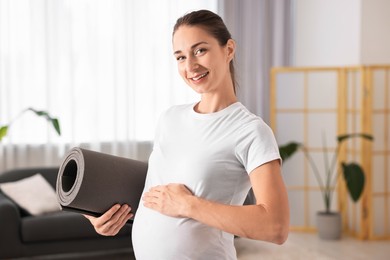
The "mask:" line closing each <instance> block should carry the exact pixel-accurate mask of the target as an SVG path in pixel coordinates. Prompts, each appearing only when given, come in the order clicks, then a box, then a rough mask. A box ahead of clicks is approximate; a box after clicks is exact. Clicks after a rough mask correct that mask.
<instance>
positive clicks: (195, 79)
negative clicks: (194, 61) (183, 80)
mask: <svg viewBox="0 0 390 260" xmlns="http://www.w3.org/2000/svg"><path fill="white" fill-rule="evenodd" d="M208 74H209V73H208V72H206V73H203V74H201V75H199V76H197V77H193V78H191V79H192V80H194V81H197V80H200V79H201V78H204V77H206V76H207V75H208Z"/></svg>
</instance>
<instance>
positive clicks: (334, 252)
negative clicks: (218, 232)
mask: <svg viewBox="0 0 390 260" xmlns="http://www.w3.org/2000/svg"><path fill="white" fill-rule="evenodd" d="M236 249H237V256H238V260H259V259H267V260H268V259H277V260H290V259H291V260H296V259H298V260H299V259H302V260H306V259H316V260H317V259H318V260H338V259H354V260H355V259H356V260H360V259H362V260H363V259H364V260H367V259H370V260H382V259H383V260H385V259H386V260H387V259H390V241H361V240H357V239H354V238H349V237H343V238H342V239H341V240H337V241H327V240H322V239H319V238H318V236H317V234H308V233H294V232H291V233H290V234H289V237H288V239H287V241H286V243H284V244H283V245H281V246H279V245H274V244H271V243H265V242H261V241H254V240H248V239H244V238H238V239H236Z"/></svg>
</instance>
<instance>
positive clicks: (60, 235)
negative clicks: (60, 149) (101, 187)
mask: <svg viewBox="0 0 390 260" xmlns="http://www.w3.org/2000/svg"><path fill="white" fill-rule="evenodd" d="M38 172H39V173H41V174H42V176H43V177H45V178H46V180H48V181H49V183H50V184H51V185H52V186H53V187H55V184H56V179H57V174H58V168H34V169H17V170H11V171H7V172H4V173H2V174H0V183H3V182H10V181H16V180H19V179H22V178H25V177H29V176H32V175H34V174H36V173H38ZM131 248H132V244H131V225H126V226H125V227H124V228H123V229H122V230H121V231H120V233H119V234H118V235H117V236H115V237H104V236H100V235H98V234H97V233H96V232H95V230H94V229H93V227H92V225H91V224H90V223H89V221H88V220H87V219H86V218H84V217H83V216H82V215H80V214H77V213H73V212H65V211H61V212H56V213H51V214H46V215H42V216H35V217H34V216H31V215H29V214H28V213H26V212H24V211H23V210H22V209H20V208H19V207H18V206H17V205H16V204H15V203H14V202H13V201H11V200H10V199H9V198H7V197H6V196H5V195H4V194H3V193H2V192H1V191H0V259H10V258H19V257H31V256H47V255H56V254H72V253H81V254H83V253H88V252H96V251H100V252H101V251H113V250H121V249H126V250H127V249H128V250H129V251H130V253H131V252H132V250H131Z"/></svg>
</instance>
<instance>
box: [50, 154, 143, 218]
mask: <svg viewBox="0 0 390 260" xmlns="http://www.w3.org/2000/svg"><path fill="white" fill-rule="evenodd" d="M147 168H148V165H147V163H146V162H141V161H137V160H132V159H128V158H123V157H118V156H113V155H110V154H105V153H100V152H95V151H90V150H86V149H82V148H79V147H75V148H72V149H71V150H70V151H69V153H68V154H67V155H66V156H65V159H64V161H63V162H62V164H61V166H60V169H59V172H58V176H57V185H56V186H57V188H56V194H57V199H58V202H59V203H60V205H61V207H62V209H63V210H68V211H75V212H79V213H83V214H89V215H93V216H101V215H102V214H103V213H104V212H106V211H107V210H108V209H109V208H111V207H112V206H113V205H114V204H116V203H119V204H121V205H122V204H128V205H130V206H131V208H132V212H133V213H135V212H136V210H137V208H138V203H139V200H140V198H141V194H142V191H143V188H144V184H145V178H146V172H147Z"/></svg>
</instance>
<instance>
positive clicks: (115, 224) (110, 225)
mask: <svg viewBox="0 0 390 260" xmlns="http://www.w3.org/2000/svg"><path fill="white" fill-rule="evenodd" d="M130 211H131V208H130V207H129V206H128V205H126V204H123V205H122V206H121V205H119V204H116V205H114V206H112V207H111V208H110V209H109V210H107V211H106V212H105V213H104V214H103V215H101V216H100V217H93V216H89V215H84V217H86V218H87V219H89V221H90V222H91V224H92V225H93V227H94V228H95V230H96V232H97V233H98V234H100V235H103V236H115V235H116V234H118V232H119V230H121V228H122V227H123V226H124V225H125V224H126V222H127V221H128V220H129V219H131V218H132V217H133V214H132V213H130Z"/></svg>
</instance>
